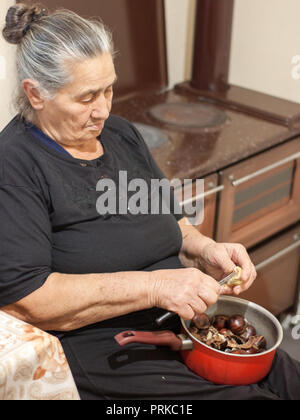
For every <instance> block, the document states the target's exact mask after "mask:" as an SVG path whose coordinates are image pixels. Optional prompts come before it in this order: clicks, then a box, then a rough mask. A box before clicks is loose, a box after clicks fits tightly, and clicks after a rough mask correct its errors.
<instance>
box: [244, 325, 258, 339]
mask: <svg viewBox="0 0 300 420" xmlns="http://www.w3.org/2000/svg"><path fill="white" fill-rule="evenodd" d="M254 335H256V329H255V328H254V327H253V325H250V324H249V325H247V326H246V328H245V331H244V332H243V333H242V334H241V337H242V338H244V339H245V340H246V341H247V340H249V338H250V337H252V336H254Z"/></svg>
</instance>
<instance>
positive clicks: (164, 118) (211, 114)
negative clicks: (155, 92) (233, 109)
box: [149, 102, 227, 129]
mask: <svg viewBox="0 0 300 420" xmlns="http://www.w3.org/2000/svg"><path fill="white" fill-rule="evenodd" d="M149 113H150V115H151V116H152V117H154V118H155V119H156V120H158V121H160V122H161V123H164V124H169V125H173V126H176V127H177V128H183V129H203V128H210V127H214V128H217V127H219V126H220V125H223V124H224V123H225V122H226V120H227V116H226V114H225V112H223V111H221V110H220V109H218V108H215V107H213V106H211V105H206V104H199V103H189V102H186V103H166V104H159V105H155V106H153V107H152V108H151V109H150V110H149Z"/></svg>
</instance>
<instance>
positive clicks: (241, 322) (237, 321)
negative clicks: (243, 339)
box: [228, 315, 246, 334]
mask: <svg viewBox="0 0 300 420" xmlns="http://www.w3.org/2000/svg"><path fill="white" fill-rule="evenodd" d="M228 328H229V329H230V330H231V331H232V332H233V333H234V334H242V333H243V332H244V330H245V328H246V321H245V319H244V318H243V317H242V316H241V315H233V316H231V317H230V318H229V320H228Z"/></svg>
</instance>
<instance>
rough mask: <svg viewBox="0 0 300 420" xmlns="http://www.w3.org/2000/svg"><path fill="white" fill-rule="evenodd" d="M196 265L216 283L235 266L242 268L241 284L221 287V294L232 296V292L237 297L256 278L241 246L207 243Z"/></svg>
mask: <svg viewBox="0 0 300 420" xmlns="http://www.w3.org/2000/svg"><path fill="white" fill-rule="evenodd" d="M198 263H199V265H200V266H201V267H202V269H204V271H205V272H206V273H207V274H209V275H210V276H211V277H213V278H215V279H216V280H218V281H220V280H221V279H222V278H223V277H225V276H226V275H228V274H230V273H231V272H232V271H233V270H234V268H235V266H239V267H241V268H242V275H241V280H242V284H241V285H239V286H234V287H233V288H232V287H230V286H226V285H225V286H222V290H221V294H232V292H233V293H234V294H236V295H239V294H240V293H242V292H244V291H245V290H247V289H249V287H250V286H251V285H252V283H253V282H254V280H255V279H256V276H257V273H256V270H255V267H254V265H253V263H252V261H251V260H250V257H249V255H248V253H247V250H246V248H245V247H244V246H243V245H241V244H234V243H216V242H211V243H208V244H207V245H206V246H204V247H203V248H202V252H201V255H199V257H198Z"/></svg>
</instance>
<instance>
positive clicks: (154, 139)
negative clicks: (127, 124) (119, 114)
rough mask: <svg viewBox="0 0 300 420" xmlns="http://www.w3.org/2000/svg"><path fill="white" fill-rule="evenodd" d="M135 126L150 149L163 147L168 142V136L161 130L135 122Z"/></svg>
mask: <svg viewBox="0 0 300 420" xmlns="http://www.w3.org/2000/svg"><path fill="white" fill-rule="evenodd" d="M133 125H134V126H135V128H136V129H137V130H138V131H139V132H140V134H141V135H142V137H143V139H144V141H145V143H146V144H147V146H148V147H149V149H154V148H155V147H159V146H162V145H163V144H164V143H166V142H167V141H168V136H167V135H166V134H165V133H164V132H162V131H161V130H160V129H159V128H156V127H152V126H151V125H147V124H141V123H138V122H134V123H133Z"/></svg>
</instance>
